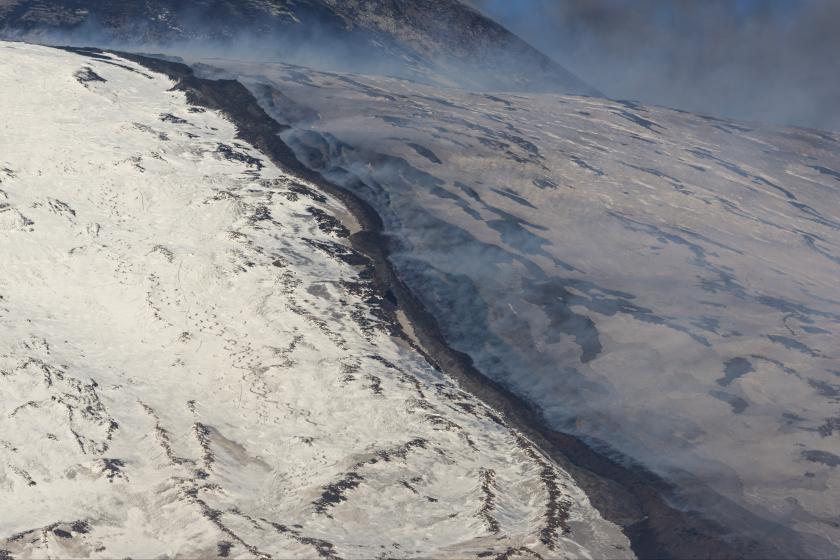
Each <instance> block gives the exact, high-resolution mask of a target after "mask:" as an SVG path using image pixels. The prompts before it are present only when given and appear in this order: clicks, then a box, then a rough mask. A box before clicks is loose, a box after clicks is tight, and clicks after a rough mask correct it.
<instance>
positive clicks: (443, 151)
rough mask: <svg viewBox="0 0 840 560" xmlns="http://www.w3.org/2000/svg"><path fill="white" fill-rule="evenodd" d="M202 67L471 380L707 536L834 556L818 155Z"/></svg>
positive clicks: (838, 323) (567, 100)
mask: <svg viewBox="0 0 840 560" xmlns="http://www.w3.org/2000/svg"><path fill="white" fill-rule="evenodd" d="M206 62H207V63H208V64H210V65H216V66H220V67H223V68H225V69H226V70H227V71H228V72H230V73H233V74H234V75H236V76H238V77H240V79H242V80H245V81H246V83H247V84H248V85H249V87H250V88H251V90H252V91H253V92H254V93H255V95H257V97H258V98H259V99H260V102H261V104H262V105H263V107H265V108H266V110H267V111H269V112H270V113H271V114H272V115H273V116H275V117H276V118H277V119H278V120H279V121H281V122H285V123H287V124H288V125H289V126H290V127H291V128H290V130H288V131H287V132H285V133H284V139H285V140H286V141H287V142H288V143H289V144H290V145H292V146H293V147H294V148H295V150H296V152H297V154H298V156H299V157H300V158H301V159H302V160H303V161H304V162H306V163H307V165H309V166H310V167H311V168H312V169H315V170H318V171H320V172H322V173H323V174H324V175H325V176H327V177H329V178H330V179H332V180H333V181H334V182H338V183H341V184H343V185H345V187H346V188H348V189H351V190H353V191H354V192H356V193H357V194H358V195H359V196H361V197H363V198H365V199H366V200H368V201H369V202H370V203H371V204H372V205H373V206H374V207H375V208H376V209H377V211H378V212H379V213H380V214H381V215H382V216H383V219H384V221H385V224H386V230H387V231H388V232H389V233H390V234H391V235H392V238H393V239H394V240H395V246H394V251H393V259H394V262H395V264H396V266H397V269H398V271H399V272H400V273H401V275H402V276H403V277H404V279H405V281H406V282H407V283H408V284H409V286H410V287H411V288H412V290H413V291H414V292H415V293H416V294H417V295H418V296H419V297H420V299H421V300H422V301H423V302H424V303H425V305H426V306H427V307H428V308H429V309H430V310H431V311H432V313H433V314H434V315H435V316H436V317H437V318H438V320H439V321H440V323H441V326H442V329H443V330H444V333H445V336H446V338H447V339H448V341H449V342H450V344H452V345H453V346H454V347H455V348H457V349H459V350H461V351H464V352H466V353H468V354H469V355H470V356H472V358H473V359H474V361H475V363H476V365H477V366H478V368H479V369H480V370H481V371H482V372H484V373H485V374H487V375H489V376H491V377H493V378H495V379H497V380H499V381H501V382H503V383H504V384H505V385H507V386H508V387H511V388H513V389H514V390H515V391H516V392H518V393H519V394H521V395H524V396H526V397H528V398H529V399H530V400H531V401H533V402H534V403H536V404H537V405H539V406H540V407H541V409H542V411H543V412H544V414H545V416H546V417H547V419H548V420H549V421H550V422H552V423H553V424H554V425H555V426H558V427H560V428H562V429H566V430H570V431H573V432H575V433H577V434H581V435H583V436H586V437H592V438H598V440H600V441H602V442H606V443H607V444H609V446H611V447H612V448H613V449H616V450H619V451H620V452H622V453H624V454H625V455H628V456H630V457H632V458H634V459H635V460H637V461H641V462H642V463H643V464H644V465H646V466H647V467H648V468H651V469H654V470H655V471H656V472H658V473H660V474H664V475H666V476H667V477H669V478H671V479H672V480H675V481H677V482H681V483H682V484H683V490H684V491H685V492H684V494H685V495H684V498H685V499H687V500H688V503H689V504H691V505H692V506H693V507H698V508H700V509H701V510H703V509H704V506H705V507H706V509H705V511H707V512H711V515H713V516H714V517H716V518H718V519H720V520H721V521H722V522H723V523H724V524H725V525H726V526H728V527H740V528H741V529H743V530H745V531H747V532H748V533H752V532H755V533H754V534H755V535H756V537H757V538H759V539H761V540H765V541H768V542H770V541H775V542H777V543H780V546H781V547H783V548H784V547H790V546H793V547H794V548H795V549H796V553H802V552H805V553H807V554H810V555H813V556H819V557H836V556H837V555H838V552H840V551H839V550H838V546H840V525H838V522H837V520H838V517H839V516H840V509H838V504H840V468H839V467H840V439H838V438H840V366H838V363H840V351H838V348H840V289H838V278H840V137H838V136H837V135H836V134H830V133H824V132H820V131H813V130H804V129H790V128H782V127H773V126H764V125H753V124H744V123H736V122H731V121H726V120H720V119H716V118H712V117H705V116H700V115H693V114H688V113H684V112H680V111H674V110H669V109H664V108H656V107H643V106H640V105H638V104H636V103H632V102H619V101H610V100H603V99H594V98H584V97H571V96H560V95H516V94H502V93H499V94H493V95H490V94H470V93H464V92H461V91H456V90H445V89H436V88H433V87H428V86H422V85H419V84H412V83H410V82H406V81H400V80H396V79H388V78H376V77H363V76H355V77H354V79H353V80H352V81H348V80H346V79H343V77H342V76H338V75H335V74H330V73H323V72H314V71H307V70H306V69H302V68H300V67H292V66H284V65H281V64H278V65H273V66H268V65H261V66H259V67H256V66H248V65H246V64H240V65H237V64H235V63H233V62H230V61H218V60H215V61H206ZM203 71H204V72H205V73H206V74H207V75H212V74H213V71H212V70H210V69H209V68H207V67H205V69H204V70H203ZM487 472H489V471H485V475H483V479H482V480H483V481H484V486H485V487H486V488H491V490H485V493H489V492H491V491H492V485H489V484H488V482H487V481H488V480H492V477H489V476H488V475H487V474H486V473H487ZM497 475H498V473H497ZM488 495H489V494H488ZM742 507H746V508H747V509H748V510H749V511H750V512H752V513H753V514H755V515H753V516H750V515H744V510H743V509H739V508H742ZM727 512H728V513H727ZM765 520H766V521H769V522H772V523H769V524H764V521H765ZM784 528H793V529H795V530H796V531H797V533H798V536H799V537H798V538H802V539H804V541H807V542H804V543H798V544H795V545H791V544H790V543H791V542H792V539H791V538H790V537H791V535H792V534H791V532H790V531H788V532H785V530H783V529H784ZM787 550H791V549H790V548H787Z"/></svg>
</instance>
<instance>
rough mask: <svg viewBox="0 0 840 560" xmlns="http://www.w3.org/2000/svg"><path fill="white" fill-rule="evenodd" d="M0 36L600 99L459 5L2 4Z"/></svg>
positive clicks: (427, 0)
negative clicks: (274, 57) (206, 51)
mask: <svg viewBox="0 0 840 560" xmlns="http://www.w3.org/2000/svg"><path fill="white" fill-rule="evenodd" d="M0 36H5V37H7V38H8V37H12V38H15V37H25V38H28V39H33V38H36V39H39V40H41V41H44V42H69V43H73V44H85V45H97V46H99V45H110V46H114V45H122V46H126V45H131V46H138V45H142V46H147V47H148V46H167V45H174V44H178V43H182V42H185V41H186V42H190V43H193V44H198V45H212V47H213V48H219V47H220V46H223V45H231V46H238V47H240V48H242V49H247V51H248V52H249V53H257V52H259V53H260V56H264V55H265V54H266V53H273V52H276V53H277V54H278V55H279V56H284V57H286V59H287V60H288V59H291V61H293V62H294V61H303V62H307V63H309V64H311V63H312V60H313V59H317V60H319V61H321V62H324V61H326V63H327V64H328V65H329V64H331V65H332V66H333V67H340V68H341V69H344V70H353V71H362V72H365V71H367V72H370V71H375V72H376V73H388V74H397V75H401V76H404V77H410V78H414V79H420V80H423V81H427V82H432V83H436V84H439V85H455V86H461V87H467V88H472V89H476V88H477V89H497V90H520V91H554V92H563V93H572V94H583V95H598V92H597V91H596V90H594V89H593V88H591V87H590V86H588V85H587V84H585V83H583V82H582V81H581V80H579V79H578V78H577V77H576V76H574V75H573V74H571V73H570V72H569V71H567V70H566V69H564V68H563V67H561V66H560V65H559V64H557V63H556V62H554V61H553V60H551V59H550V58H548V57H547V56H545V55H543V54H542V53H540V52H539V51H537V50H536V49H534V48H533V47H531V46H530V45H529V44H527V43H526V42H525V41H523V40H521V39H520V38H518V37H517V36H515V35H513V34H512V33H511V32H509V31H508V30H507V29H505V28H504V27H502V26H501V25H499V24H497V23H496V22H494V21H492V20H490V19H489V18H487V17H485V16H484V15H482V14H481V13H479V12H478V11H476V10H475V9H473V8H471V7H469V6H467V5H465V4H463V3H461V2H460V1H458V0H191V1H189V2H187V1H184V0H147V1H145V2H136V1H133V0H0Z"/></svg>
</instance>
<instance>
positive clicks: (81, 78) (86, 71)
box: [73, 66, 108, 87]
mask: <svg viewBox="0 0 840 560" xmlns="http://www.w3.org/2000/svg"><path fill="white" fill-rule="evenodd" d="M73 76H74V77H75V78H76V81H78V82H79V83H80V84H82V85H83V86H85V87H88V84H91V83H96V82H100V83H105V82H107V81H108V80H106V79H105V78H103V77H102V76H100V75H99V74H97V73H96V72H94V71H93V70H92V69H91V68H90V67H88V66H85V67H84V68H82V69H81V70H77V71H76V72H75V73H74V74H73Z"/></svg>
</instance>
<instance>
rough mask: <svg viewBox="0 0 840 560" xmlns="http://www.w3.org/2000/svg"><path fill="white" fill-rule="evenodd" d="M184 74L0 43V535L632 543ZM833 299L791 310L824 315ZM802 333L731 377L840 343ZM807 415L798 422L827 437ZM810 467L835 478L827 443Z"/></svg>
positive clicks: (218, 545)
mask: <svg viewBox="0 0 840 560" xmlns="http://www.w3.org/2000/svg"><path fill="white" fill-rule="evenodd" d="M173 85H174V84H173V82H172V81H171V80H170V79H169V78H167V77H165V76H163V75H160V74H155V73H151V72H149V71H148V70H146V69H145V68H143V67H141V66H139V65H137V64H135V63H133V62H129V61H127V60H122V59H120V58H118V57H115V56H106V55H99V56H98V57H83V56H79V55H77V54H72V53H68V52H64V51H60V50H54V49H50V48H45V47H38V46H31V45H25V44H20V43H0V504H2V508H0V509H2V513H0V557H3V558H10V557H11V558H30V557H31V558H58V557H62V558H69V557H75V558H78V557H101V558H118V557H135V558H151V557H193V558H195V557H210V556H222V557H226V556H229V557H236V558H240V557H241V558H248V557H264V558H267V557H275V558H291V557H307V558H311V557H324V558H374V557H427V558H428V557H472V556H476V555H480V556H489V555H491V554H492V555H501V554H505V553H507V554H508V556H505V557H510V558H515V557H523V558H526V557H539V556H542V557H545V558H548V557H595V558H604V557H609V558H617V557H626V556H631V553H630V551H629V543H628V541H627V539H626V537H625V536H624V535H623V534H622V533H621V531H620V530H619V529H618V528H617V526H615V525H613V524H612V523H609V522H606V521H605V520H604V519H602V518H601V516H600V515H599V514H598V512H597V511H595V510H594V509H593V507H592V506H591V505H590V504H589V501H588V499H587V497H586V496H585V495H584V494H583V492H582V491H581V490H580V489H579V488H578V487H577V486H576V485H575V482H574V481H573V480H572V479H571V477H570V476H569V475H568V474H567V473H566V472H564V471H563V470H561V469H559V468H558V467H556V466H554V464H553V463H551V462H550V461H549V460H548V459H546V458H545V457H544V456H543V455H542V453H541V452H540V451H539V449H537V448H536V447H535V446H534V445H533V444H531V443H530V442H529V441H528V440H527V439H526V438H524V437H523V436H522V435H520V434H519V433H518V432H517V431H516V430H514V429H512V428H511V427H510V426H508V425H507V424H506V423H505V422H504V421H503V420H502V419H501V418H500V417H499V416H498V415H497V414H496V413H494V411H493V410H491V409H490V408H488V407H487V406H485V405H483V404H482V403H481V402H479V401H478V400H477V399H475V398H473V397H472V396H470V395H469V394H466V393H465V392H463V391H462V390H460V389H459V388H458V387H457V386H456V385H455V383H454V382H452V381H450V380H449V379H448V378H447V376H446V375H445V372H439V371H437V370H436V369H434V368H433V367H432V366H431V365H430V364H429V363H428V362H427V361H426V360H425V359H424V357H423V356H422V355H421V353H420V352H419V351H418V350H416V349H415V348H414V347H413V346H412V344H411V343H410V341H409V339H408V338H407V337H405V336H403V335H402V334H401V331H400V327H399V326H398V325H397V324H396V323H393V322H392V321H391V320H390V319H389V318H388V316H387V314H384V313H383V312H382V311H381V309H380V307H379V304H378V301H379V300H378V296H377V295H376V293H375V292H374V290H373V288H372V284H371V281H370V267H369V266H368V265H367V264H366V263H365V259H364V258H363V257H362V256H361V255H359V254H357V253H355V252H354V251H353V250H352V249H351V248H350V246H349V244H348V243H347V242H346V236H347V228H351V229H352V228H353V227H354V225H353V219H352V217H351V216H349V215H348V214H347V212H346V210H345V209H344V208H342V207H341V205H340V204H339V203H338V202H337V201H335V200H334V199H331V198H329V197H327V196H324V195H323V194H321V193H319V192H317V191H316V190H315V189H314V187H312V186H311V185H307V184H305V183H304V182H301V181H300V180H298V179H296V178H295V177H293V176H290V175H289V174H287V173H285V172H284V171H283V169H280V168H278V167H277V166H276V165H275V164H274V163H272V162H271V161H270V160H269V159H268V158H267V157H265V156H264V155H263V154H261V153H259V152H258V151H257V150H255V149H254V148H253V147H251V146H249V145H247V144H245V143H243V142H242V141H241V140H238V139H237V134H236V129H235V126H234V124H233V123H231V122H230V121H228V120H227V119H226V118H225V117H224V116H223V115H222V114H220V113H218V112H215V111H211V110H205V109H202V108H200V107H195V106H191V105H190V104H188V103H187V100H186V96H185V95H184V94H183V93H181V92H179V91H174V90H172V87H173ZM498 109H499V110H504V108H503V107H499V108H498ZM705 165H707V166H709V165H715V164H714V163H711V162H709V163H707V164H705ZM797 170H798V174H799V175H801V176H802V177H803V178H802V181H806V180H807V181H813V182H814V187H813V188H814V189H815V190H818V189H827V188H829V186H822V183H817V182H816V181H817V180H818V179H820V176H819V175H817V174H816V172H813V170H811V169H810V168H806V167H803V168H797ZM634 188H636V189H643V188H645V187H644V185H643V184H641V183H639V184H637V185H636V186H635V187H634ZM756 188H757V187H756ZM762 188H763V187H762ZM511 196H513V195H511ZM745 196H746V194H745ZM773 200H774V201H775V198H774V199H773ZM783 202H784V199H781V200H780V203H779V205H777V206H774V208H775V209H776V211H779V212H781V211H782V210H784V209H785V208H786V207H785V206H784V205H783V204H782V203H783ZM651 204H652V203H651ZM774 204H775V202H774ZM787 204H793V202H787ZM768 211H769V210H768ZM818 211H820V212H823V211H827V210H826V209H824V208H820V209H819V210H813V212H812V214H810V215H812V216H816V214H815V213H816V212H818ZM819 215H820V216H822V214H819ZM745 219H746V218H745ZM813 219H814V220H818V218H817V217H814V218H813ZM814 223H815V224H816V225H814V226H813V227H818V226H819V227H821V228H823V229H824V230H825V231H826V232H827V231H828V229H829V228H831V227H834V226H833V225H831V224H832V223H833V222H829V218H828V217H822V218H819V223H818V224H817V222H816V221H815V222H814ZM625 227H626V229H627V231H628V232H633V231H640V230H643V229H644V228H649V227H651V226H648V225H641V224H636V223H635V222H630V221H627V222H626V225H625ZM768 227H769V226H768ZM821 231H822V230H821ZM770 234H772V231H771V230H770V229H767V231H766V235H770ZM762 235H765V233H761V232H758V231H757V232H756V239H755V243H763V242H765V241H764V240H763V239H762V238H761V236H762ZM803 235H804V234H803ZM827 235H828V234H827V233H821V234H820V235H819V236H818V235H817V234H816V232H815V233H814V234H813V236H812V237H809V238H808V239H810V240H811V242H812V244H813V246H814V247H815V249H814V250H813V251H812V252H810V253H806V252H805V251H804V250H802V251H801V252H800V253H801V254H802V255H809V256H808V257H807V258H808V259H809V264H810V263H811V262H813V263H814V264H815V265H817V264H819V266H820V268H818V269H817V270H820V271H822V270H825V271H828V270H829V269H831V270H835V268H831V267H834V266H835V265H836V263H830V262H829V261H828V260H827V257H820V256H819V253H817V251H818V250H819V249H823V248H825V247H826V246H827V244H828V243H829V240H828V238H827ZM630 237H631V236H628V242H630ZM659 238H660V243H661V244H662V248H661V250H662V251H670V250H675V251H676V250H679V249H680V248H681V247H682V246H679V247H678V246H676V245H675V244H674V242H673V241H669V239H672V238H671V237H669V236H668V235H666V233H662V234H660V235H659ZM691 247H693V246H686V247H685V248H686V249H688V250H691ZM718 250H719V251H720V252H721V253H722V252H724V251H727V249H724V248H720V249H718ZM698 251H699V250H698ZM810 255H813V256H810ZM695 258H696V259H698V260H703V259H704V258H705V257H704V256H703V254H700V253H698V254H697V255H696V256H695ZM803 258H805V257H804V256H803ZM822 258H824V259H826V262H823V261H820V260H819V259H822ZM704 262H706V263H707V264H708V261H704ZM709 266H711V265H710V264H709ZM774 266H779V267H782V266H785V265H784V263H776V264H775V265H774ZM809 278H810V277H809ZM824 281H825V280H824V279H823V277H816V276H814V277H813V278H812V279H811V280H809V286H808V288H807V289H808V290H810V291H811V293H813V294H814V297H817V295H818V294H821V293H822V292H821V291H820V290H821V289H823V288H824V286H823V284H822V282H824ZM803 289H805V288H804V287H803ZM709 297H710V298H713V297H714V294H713V293H712V294H710V296H709ZM825 297H826V298H827V297H828V296H827V295H826V296H825ZM675 298H676V296H675ZM822 301H823V302H824V303H823V304H822V305H821V306H819V312H817V311H816V310H813V311H811V312H810V314H809V315H808V316H809V317H812V318H813V322H810V323H806V322H805V321H803V319H802V316H803V311H801V310H802V309H803V308H802V307H797V308H791V309H790V310H789V311H788V314H789V315H791V318H790V319H788V323H787V324H788V327H789V328H790V329H794V331H795V332H804V331H803V329H805V328H806V327H809V328H814V329H818V328H819V329H824V330H828V327H827V325H826V323H827V322H829V321H830V320H831V317H833V315H830V313H833V311H832V309H833V308H832V306H833V305H834V304H833V303H829V301H828V300H827V299H824V300H822ZM791 305H793V304H791ZM809 309H812V308H809ZM797 310H799V311H797ZM779 313H781V312H779ZM628 320H629V319H628ZM743 320H744V321H748V320H750V319H749V317H744V318H743ZM674 321H676V319H675V320H674ZM674 321H672V322H674ZM675 324H677V323H675ZM667 325H668V323H667V322H666V323H665V324H664V325H662V326H658V327H654V326H650V327H648V328H650V329H654V328H658V329H661V332H662V333H670V331H668V330H667V329H668V328H669V327H668V326H667ZM696 328H697V329H699V328H700V327H696ZM709 328H710V329H711V327H709ZM733 328H735V327H734V325H728V324H726V325H720V326H719V327H715V328H714V329H712V330H719V331H720V332H721V333H725V332H729V331H730V330H732V329H733ZM781 328H782V327H780V329H781ZM683 330H684V331H685V330H687V327H686V329H683ZM610 332H611V333H613V334H611V335H610V339H609V340H610V342H607V343H606V345H607V346H611V345H614V344H622V345H624V347H630V346H633V342H632V340H625V339H626V338H627V337H631V338H632V337H640V336H642V335H643V334H644V333H642V332H641V331H639V330H638V329H632V330H630V331H628V334H626V335H621V334H620V333H619V332H618V331H617V330H616V329H612V330H610ZM691 332H694V331H693V330H692V331H691ZM777 334H778V336H779V337H781V338H780V339H779V340H781V341H789V343H788V346H790V347H792V348H794V349H797V348H799V346H798V345H799V344H803V345H804V344H805V343H804V342H802V343H800V342H798V340H799V339H795V340H794V339H793V338H791V335H790V334H785V333H784V332H782V331H781V330H779V332H778V333H777ZM674 336H678V335H673V334H669V335H668V337H670V338H671V339H673V337H674ZM679 336H682V335H679ZM721 336H723V334H721ZM813 336H814V337H817V338H815V339H814V340H813V341H812V340H811V339H810V338H809V339H808V340H807V344H808V346H807V350H802V352H803V353H802V357H801V358H800V360H799V361H797V362H796V363H794V362H791V361H789V360H786V361H785V364H786V365H785V366H784V367H790V368H796V369H797V371H799V372H801V373H798V374H786V375H788V377H779V376H781V375H782V374H781V373H779V372H780V371H781V370H778V371H777V369H778V368H781V367H782V366H781V365H779V366H774V365H773V363H775V362H773V360H776V359H780V358H778V356H776V354H778V353H779V352H775V353H773V352H771V351H772V350H774V349H776V348H777V347H779V348H781V347H782V346H781V345H782V344H783V343H782V342H780V343H779V344H778V345H776V346H769V345H768V346H767V347H766V348H758V347H755V348H750V349H749V351H748V352H749V355H752V354H756V353H759V352H760V353H761V354H762V355H764V356H765V357H764V358H762V359H761V360H759V359H758V358H750V357H746V358H744V359H745V360H748V361H749V363H750V364H751V366H752V370H750V372H745V373H744V374H743V378H739V379H734V378H733V379H732V380H731V382H729V383H727V384H726V385H727V387H726V388H724V387H722V388H721V389H720V391H722V392H727V394H729V392H731V391H733V390H734V389H735V388H737V387H741V386H742V385H743V384H744V383H745V380H748V379H749V378H750V376H758V375H761V376H777V377H779V379H780V381H779V383H784V382H785V381H784V380H787V381H786V383H788V384H789V385H790V387H789V388H787V389H786V388H785V387H787V385H785V386H781V385H780V387H781V390H783V391H787V394H790V391H792V390H794V389H793V388H795V390H796V391H806V390H809V389H808V388H807V386H805V385H803V383H802V381H803V379H805V378H806V377H807V378H811V377H814V379H819V380H820V382H821V383H822V382H825V383H828V380H822V378H817V377H816V376H815V375H813V374H810V373H808V374H807V375H806V373H805V371H803V365H804V364H806V363H812V362H816V361H819V360H822V359H827V358H826V356H829V355H830V354H831V352H833V349H832V347H831V345H829V344H823V343H822V341H823V340H825V341H830V340H833V339H832V338H831V337H832V336H833V335H831V334H824V335H819V334H814V335H813ZM820 336H822V337H823V338H819V337H820ZM668 337H666V338H663V343H665V342H667V341H668ZM756 344H757V343H756ZM679 348H680V347H679V345H678V346H677V347H675V348H674V349H673V350H672V351H674V352H676V351H678V350H679ZM639 352H641V350H639ZM745 352H747V351H746V350H739V351H738V352H736V353H732V356H731V358H734V357H735V354H737V355H738V356H740V355H742V354H744V353H745ZM607 355H608V354H607ZM634 355H635V354H634ZM639 355H641V354H639ZM726 357H727V358H730V356H728V355H727V356H726ZM774 368H776V369H774ZM703 371H705V370H703ZM753 371H754V372H753ZM808 371H810V370H808ZM697 375H700V374H699V373H698V374H697ZM709 375H711V374H709ZM820 386H822V385H820ZM827 386H828V385H826V387H827ZM744 390H747V388H746V386H744ZM768 399H770V397H766V399H765V400H768ZM752 400H753V399H752V398H751V402H752ZM716 402H720V401H719V400H711V401H710V404H709V406H712V404H713V403H716ZM728 406H729V405H720V406H719V408H720V410H715V411H714V412H715V414H717V415H719V416H721V417H724V416H725V414H724V413H726V412H727V410H728V408H727V407H728ZM754 406H757V405H754ZM762 406H777V405H772V404H769V403H768V404H765V405H762ZM749 412H750V409H747V413H746V414H749ZM779 412H780V414H781V409H780V411H779ZM789 412H790V414H792V415H793V414H799V415H802V416H803V417H804V416H805V415H804V414H803V413H802V412H801V411H800V409H799V408H791V410H790V411H789ZM746 417H749V416H746ZM808 417H810V416H808ZM734 418H735V419H736V420H738V421H740V422H743V421H744V420H741V419H740V418H744V416H742V417H734ZM779 418H781V416H779ZM797 418H799V416H797ZM801 421H804V420H791V424H790V426H791V427H790V428H788V431H789V433H790V434H793V435H791V436H788V437H794V435H796V437H802V438H805V437H810V438H811V439H813V440H814V443H813V444H811V443H810V442H809V445H808V446H807V448H805V447H803V451H805V450H811V449H813V450H814V453H816V450H817V449H818V446H817V445H816V443H818V442H820V441H825V440H820V439H819V437H820V436H819V435H818V434H816V433H814V434H813V435H810V436H808V435H801V436H798V435H797V434H799V433H800V432H797V431H795V430H794V426H796V424H797V422H801ZM698 437H699V436H698ZM835 437H836V436H835ZM775 441H776V440H771V444H774V443H772V442H775ZM797 452H798V451H797ZM826 456H828V455H826ZM814 457H817V456H816V455H815V456H814ZM804 466H808V469H809V470H811V471H814V472H815V473H816V474H815V475H814V477H813V478H811V479H809V481H810V483H811V484H813V485H822V486H823V492H826V490H830V489H831V488H833V486H832V484H833V481H834V479H833V478H832V477H831V476H829V474H828V468H829V467H828V466H826V465H824V464H821V463H816V462H812V463H803V467H804ZM826 493H827V494H828V492H826Z"/></svg>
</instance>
